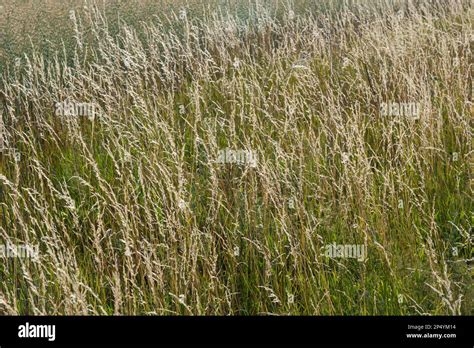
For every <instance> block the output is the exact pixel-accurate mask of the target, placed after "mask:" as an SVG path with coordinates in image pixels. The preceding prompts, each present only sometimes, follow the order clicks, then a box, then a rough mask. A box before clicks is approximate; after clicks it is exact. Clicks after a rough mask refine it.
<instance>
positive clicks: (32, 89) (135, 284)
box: [0, 0, 474, 315]
mask: <svg viewBox="0 0 474 348" xmlns="http://www.w3.org/2000/svg"><path fill="white" fill-rule="evenodd" d="M259 4H260V2H257V3H256V5H255V4H254V5H255V6H252V7H249V16H248V17H247V18H242V17H237V16H236V15H235V14H234V12H232V11H227V12H224V11H219V12H215V13H213V14H209V15H203V16H200V17H194V16H191V15H189V13H185V12H184V11H183V10H182V11H178V10H177V11H176V12H175V13H174V14H173V15H171V16H167V17H166V18H161V19H160V18H155V19H154V20H150V21H144V22H142V23H141V24H135V25H129V24H126V23H125V22H122V24H121V26H120V28H119V30H118V32H117V33H112V32H111V30H110V28H109V26H108V21H109V19H108V17H107V15H106V14H104V11H103V10H101V9H100V8H98V7H95V6H89V7H87V8H85V9H82V10H81V11H77V12H74V15H73V16H71V21H72V27H73V29H74V34H73V40H74V44H73V54H67V53H64V54H63V53H61V52H60V51H59V50H58V51H57V52H56V53H55V54H54V55H52V56H50V57H48V58H45V57H44V56H43V54H42V52H41V50H34V52H33V53H32V54H31V55H25V56H24V57H22V58H21V59H19V60H17V61H16V64H12V65H11V66H10V68H8V69H6V70H7V71H6V72H5V74H4V76H3V82H2V87H1V90H0V111H1V116H2V120H3V121H2V122H3V124H2V125H1V128H2V135H3V145H4V146H3V151H2V152H1V154H0V241H3V243H5V244H6V243H10V244H15V245H19V244H29V245H39V250H40V255H39V261H38V262H34V261H33V260H31V259H25V258H18V257H16V258H12V257H5V256H3V257H1V255H0V258H1V262H0V313H3V314H35V315H39V314H93V315H98V314H165V315H167V314H196V315H204V314H217V315H228V314H242V315H249V314H312V315H335V314H344V315H349V314H362V315H375V314H378V315H394V314H402V315H404V314H449V315H458V314H472V312H471V311H472V308H473V305H474V303H473V289H472V275H473V270H472V257H473V255H472V229H471V226H472V223H473V215H472V208H473V204H472V186H470V179H472V176H471V175H472V172H471V166H472V163H473V162H472V159H473V158H472V156H473V149H472V145H473V144H472V114H473V102H472V58H473V57H472V46H473V18H474V17H473V14H474V13H473V7H472V2H470V1H462V0H452V1H436V2H435V1H391V0H390V1H389V0H387V1H379V2H371V1H345V2H340V6H339V7H338V8H334V9H329V10H327V11H325V12H322V11H309V10H308V11H296V10H293V7H292V6H293V5H294V6H298V2H296V3H295V4H293V5H292V4H287V3H286V4H282V5H281V6H280V7H279V11H278V13H277V12H275V11H274V10H273V7H271V6H263V5H259ZM301 4H303V2H300V3H299V5H300V6H301ZM64 100H69V101H77V102H85V103H95V105H97V107H98V108H100V110H101V112H100V114H98V115H96V117H95V118H87V117H64V116H61V115H58V114H57V113H56V112H55V104H56V103H58V102H62V101H64ZM389 102H400V103H403V102H415V103H419V104H420V105H421V108H420V110H421V112H420V115H419V118H418V119H413V118H410V117H402V116H399V117H396V116H390V115H384V114H382V113H381V112H380V106H381V104H382V103H389ZM225 148H229V149H242V150H248V151H253V152H254V153H255V154H256V155H257V156H258V164H257V166H256V167H251V166H246V165H238V164H236V163H233V164H232V163H227V164H225V163H224V164H222V163H216V162H217V161H216V160H217V157H218V154H219V151H221V150H222V149H225ZM290 202H291V203H290ZM331 243H337V244H351V245H352V244H356V245H363V246H365V247H366V248H367V258H366V259H365V260H364V261H363V262H359V261H358V260H356V259H352V258H329V257H327V256H325V254H324V250H325V247H326V246H327V245H329V244H331ZM454 251H456V252H454Z"/></svg>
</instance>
